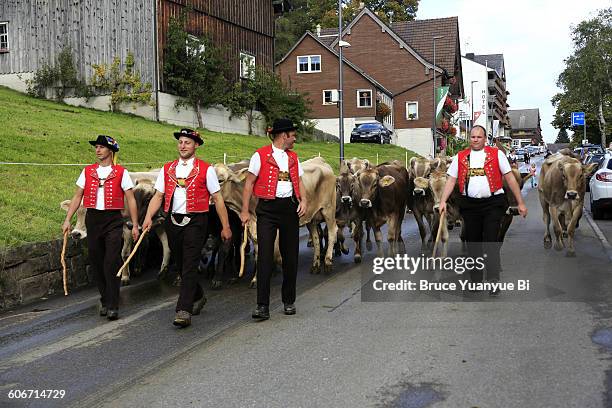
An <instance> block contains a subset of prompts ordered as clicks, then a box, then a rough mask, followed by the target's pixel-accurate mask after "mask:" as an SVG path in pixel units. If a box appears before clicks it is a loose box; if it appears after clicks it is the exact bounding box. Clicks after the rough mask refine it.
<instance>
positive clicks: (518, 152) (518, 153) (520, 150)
mask: <svg viewBox="0 0 612 408" xmlns="http://www.w3.org/2000/svg"><path fill="white" fill-rule="evenodd" d="M514 153H516V156H517V160H518V161H524V160H525V149H523V148H522V147H517V148H516V149H515V151H514Z"/></svg>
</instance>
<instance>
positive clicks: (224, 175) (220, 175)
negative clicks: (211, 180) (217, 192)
mask: <svg viewBox="0 0 612 408" xmlns="http://www.w3.org/2000/svg"><path fill="white" fill-rule="evenodd" d="M215 173H216V174H217V179H218V180H219V185H222V184H223V183H224V182H225V180H227V179H228V178H229V177H230V174H231V173H232V171H231V170H230V168H229V167H228V166H226V165H225V164H223V163H217V164H215Z"/></svg>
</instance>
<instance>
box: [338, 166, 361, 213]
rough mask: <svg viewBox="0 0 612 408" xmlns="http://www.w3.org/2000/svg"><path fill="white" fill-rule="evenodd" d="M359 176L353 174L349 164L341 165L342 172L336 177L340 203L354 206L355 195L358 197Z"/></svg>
mask: <svg viewBox="0 0 612 408" xmlns="http://www.w3.org/2000/svg"><path fill="white" fill-rule="evenodd" d="M356 180H357V176H355V175H353V173H351V172H350V171H349V169H348V167H347V166H340V174H339V175H338V176H337V177H336V197H337V199H338V200H339V202H338V204H340V205H346V206H348V207H352V206H353V197H356V195H355V192H356V187H357V185H356V184H357V183H356Z"/></svg>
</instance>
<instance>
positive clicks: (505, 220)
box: [498, 167, 531, 242]
mask: <svg viewBox="0 0 612 408" xmlns="http://www.w3.org/2000/svg"><path fill="white" fill-rule="evenodd" d="M512 174H513V175H514V178H515V179H516V183H517V184H518V186H519V189H520V190H522V189H523V186H524V185H525V183H526V182H527V180H529V179H530V178H531V174H527V175H525V176H522V175H521V173H519V171H518V169H517V168H516V167H513V168H512ZM503 184H504V193H505V195H506V198H507V200H508V209H507V210H506V213H505V214H504V215H503V216H502V219H501V226H500V228H499V235H498V241H499V242H504V239H505V238H506V233H507V232H508V229H510V224H512V220H513V219H514V217H516V216H517V215H519V211H518V203H517V202H516V197H514V194H512V191H511V190H510V186H508V182H507V181H506V179H505V178H504V179H503Z"/></svg>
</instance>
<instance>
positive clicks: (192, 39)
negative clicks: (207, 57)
mask: <svg viewBox="0 0 612 408" xmlns="http://www.w3.org/2000/svg"><path fill="white" fill-rule="evenodd" d="M185 50H186V52H187V55H189V56H192V57H196V56H198V55H201V56H204V52H205V51H206V44H205V43H204V41H202V40H201V39H200V38H198V37H196V36H195V35H191V34H189V35H188V36H187V40H185Z"/></svg>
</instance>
